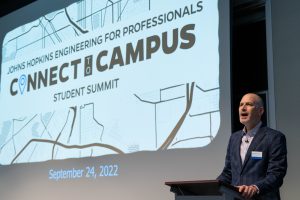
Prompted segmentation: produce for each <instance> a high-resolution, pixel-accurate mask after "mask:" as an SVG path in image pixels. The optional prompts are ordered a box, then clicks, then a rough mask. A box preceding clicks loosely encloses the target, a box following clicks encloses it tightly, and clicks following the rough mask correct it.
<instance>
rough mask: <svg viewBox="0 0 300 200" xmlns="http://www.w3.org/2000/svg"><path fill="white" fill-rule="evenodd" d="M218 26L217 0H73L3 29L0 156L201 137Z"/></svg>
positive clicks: (195, 141) (36, 157) (24, 158)
mask: <svg viewBox="0 0 300 200" xmlns="http://www.w3.org/2000/svg"><path fill="white" fill-rule="evenodd" d="M218 27H219V14H218V1H217V0H203V1H199V0H189V1H176V3H174V1H173V0H164V1H158V0H108V1H93V0H83V1H79V2H78V3H74V4H72V5H70V6H68V7H66V8H64V9H61V10H57V11H55V12H52V13H49V14H47V15H45V16H41V17H40V18H39V19H37V20H35V21H33V22H31V23H28V24H24V25H23V26H20V27H18V28H16V29H14V30H12V31H10V32H9V33H7V34H6V37H5V38H4V41H3V46H2V63H1V84H0V85H1V90H0V101H1V102H0V110H1V115H0V164H2V165H10V164H14V163H31V162H42V161H47V160H60V159H67V158H81V157H95V156H102V155H108V154H127V153H133V152H138V151H161V150H167V149H177V148H197V147H204V146H206V145H208V144H209V143H210V142H211V141H212V140H213V139H214V138H215V136H216V134H217V133H218V130H219V126H220V109H219V102H220V89H219V88H220V85H219V36H218V34H219V33H218Z"/></svg>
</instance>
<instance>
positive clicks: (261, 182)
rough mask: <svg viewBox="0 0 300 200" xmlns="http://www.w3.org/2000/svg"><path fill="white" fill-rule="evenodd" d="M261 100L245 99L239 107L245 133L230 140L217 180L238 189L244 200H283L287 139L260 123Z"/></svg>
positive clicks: (262, 111)
mask: <svg viewBox="0 0 300 200" xmlns="http://www.w3.org/2000/svg"><path fill="white" fill-rule="evenodd" d="M263 113H264V106H263V101H262V99H261V98H260V97H259V96H258V95H256V94H252V93H249V94H246V95H244V96H243V98H242V100H241V102H240V106H239V118H240V122H241V123H242V124H243V125H244V128H243V130H240V131H237V132H235V133H233V134H232V135H231V137H230V140H229V144H228V148H227V155H226V160H225V167H224V169H223V171H222V173H221V175H220V176H219V177H218V178H217V179H218V180H221V181H224V182H226V183H229V184H232V185H234V186H237V188H238V190H239V192H240V193H241V194H242V196H243V197H244V198H245V199H259V200H280V194H279V188H280V186H281V185H282V183H283V178H284V176H285V174H286V170H287V150H286V139H285V136H284V135H283V134H282V133H280V132H279V131H276V130H273V129H270V128H268V127H266V126H264V125H262V122H261V116H262V115H263Z"/></svg>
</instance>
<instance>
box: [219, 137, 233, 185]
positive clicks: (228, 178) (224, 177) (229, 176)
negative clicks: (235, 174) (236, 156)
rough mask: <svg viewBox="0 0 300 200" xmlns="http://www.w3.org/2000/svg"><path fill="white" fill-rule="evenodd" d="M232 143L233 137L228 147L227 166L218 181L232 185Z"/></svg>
mask: <svg viewBox="0 0 300 200" xmlns="http://www.w3.org/2000/svg"><path fill="white" fill-rule="evenodd" d="M231 143H232V137H230V140H229V143H228V146H227V153H226V158H225V166H224V169H223V171H222V173H221V174H220V175H219V176H218V178H217V180H220V181H223V182H225V183H228V184H231V181H232V174H231Z"/></svg>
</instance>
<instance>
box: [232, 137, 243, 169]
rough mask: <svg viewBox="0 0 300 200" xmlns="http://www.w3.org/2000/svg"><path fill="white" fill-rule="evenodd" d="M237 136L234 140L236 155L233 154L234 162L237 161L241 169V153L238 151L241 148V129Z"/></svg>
mask: <svg viewBox="0 0 300 200" xmlns="http://www.w3.org/2000/svg"><path fill="white" fill-rule="evenodd" d="M238 134H239V136H238V137H237V140H236V141H235V144H234V147H235V148H236V150H235V152H236V155H235V156H234V157H235V159H236V162H238V165H239V170H240V171H241V170H242V158H241V153H240V148H241V143H242V138H243V131H240V132H239V133H238Z"/></svg>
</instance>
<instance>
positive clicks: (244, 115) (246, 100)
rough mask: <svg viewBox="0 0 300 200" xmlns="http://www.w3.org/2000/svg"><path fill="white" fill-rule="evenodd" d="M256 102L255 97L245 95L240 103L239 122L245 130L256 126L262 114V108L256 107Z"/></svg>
mask: <svg viewBox="0 0 300 200" xmlns="http://www.w3.org/2000/svg"><path fill="white" fill-rule="evenodd" d="M258 100H259V97H258V96H257V95H255V94H246V95H245V96H243V98H242V100H241V102H240V106H239V116H240V122H241V123H242V124H244V125H245V126H246V128H247V130H251V129H252V128H254V127H255V126H256V125H257V123H258V122H259V121H260V119H261V116H262V114H263V112H264V108H263V107H262V106H259V105H258V103H257V102H258Z"/></svg>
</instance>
